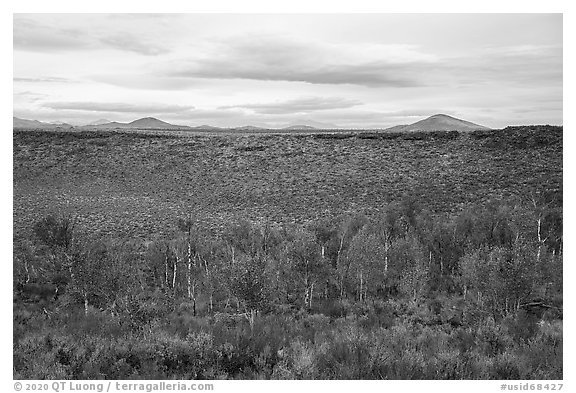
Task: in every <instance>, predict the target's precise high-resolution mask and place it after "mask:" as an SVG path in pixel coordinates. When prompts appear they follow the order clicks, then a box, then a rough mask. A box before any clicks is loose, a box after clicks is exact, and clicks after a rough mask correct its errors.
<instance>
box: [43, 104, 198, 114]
mask: <svg viewBox="0 0 576 393" xmlns="http://www.w3.org/2000/svg"><path fill="white" fill-rule="evenodd" d="M43 106H44V107H45V108H49V109H56V110H72V111H87V112H111V113H183V112H188V111H191V110H193V109H194V107H193V106H182V105H164V104H125V103H108V102H106V103H103V102H48V103H45V104H44V105H43Z"/></svg>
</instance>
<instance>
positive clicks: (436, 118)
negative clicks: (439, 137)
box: [387, 114, 490, 132]
mask: <svg viewBox="0 0 576 393" xmlns="http://www.w3.org/2000/svg"><path fill="white" fill-rule="evenodd" d="M489 129H490V128H488V127H485V126H481V125H479V124H475V123H472V122H469V121H466V120H461V119H457V118H455V117H452V116H448V115H444V114H437V115H433V116H430V117H428V118H426V119H424V120H420V121H417V122H416V123H413V124H408V125H405V126H395V127H391V128H388V129H387V131H394V132H419V131H420V132H421V131H460V132H466V131H476V130H489Z"/></svg>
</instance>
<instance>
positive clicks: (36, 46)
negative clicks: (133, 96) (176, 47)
mask: <svg viewBox="0 0 576 393" xmlns="http://www.w3.org/2000/svg"><path fill="white" fill-rule="evenodd" d="M13 42H14V49H17V50H18V49H19V50H27V51H34V52H59V51H78V50H99V49H106V48H112V49H116V50H121V51H127V52H134V53H138V54H141V55H146V56H155V55H159V54H163V53H167V52H168V49H167V48H165V47H163V46H160V45H158V44H155V43H152V42H149V41H147V40H144V39H142V38H139V37H137V36H135V35H133V34H132V33H131V32H129V31H118V32H115V33H113V34H110V33H109V32H108V29H104V30H102V31H100V30H99V29H97V28H93V29H89V28H83V29H75V28H66V29H64V28H60V27H55V26H50V25H46V24H42V23H39V22H37V21H35V20H32V19H27V18H23V17H20V16H16V17H15V18H14V41H13Z"/></svg>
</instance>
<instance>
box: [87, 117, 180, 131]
mask: <svg viewBox="0 0 576 393" xmlns="http://www.w3.org/2000/svg"><path fill="white" fill-rule="evenodd" d="M85 127H89V128H92V129H93V128H97V129H110V128H135V129H138V128H139V129H153V130H188V129H190V127H188V126H179V125H174V124H170V123H167V122H165V121H162V120H159V119H156V118H155V117H143V118H142V119H138V120H134V121H132V122H130V123H120V122H117V121H112V122H110V123H104V124H94V125H88V126H85Z"/></svg>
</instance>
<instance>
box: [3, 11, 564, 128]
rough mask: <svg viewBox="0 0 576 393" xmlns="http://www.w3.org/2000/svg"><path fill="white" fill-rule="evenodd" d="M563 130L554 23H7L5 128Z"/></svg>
mask: <svg viewBox="0 0 576 393" xmlns="http://www.w3.org/2000/svg"><path fill="white" fill-rule="evenodd" d="M435 113H446V114H449V115H452V116H455V117H459V118H462V119H465V120H469V121H472V122H475V123H479V124H482V125H486V126H489V127H494V128H497V127H504V126H506V125H512V124H562V123H563V121H562V15H561V14H368V15H366V14H364V15H362V14H352V15H342V14H341V15H312V14H309V15H286V14H284V15H281V14H280V15H246V14H243V15H226V14H211V15H198V14H196V15H186V14H173V15H169V14H162V15H153V14H114V15H104V14H82V15H78V14H43V15H33V14H17V15H15V17H14V116H17V117H21V118H26V119H37V120H42V121H50V122H53V121H65V122H70V123H73V124H86V123H90V122H92V121H95V120H98V119H108V120H112V121H132V120H135V119H137V118H141V117H144V116H154V117H158V118H160V119H162V120H165V121H169V122H171V123H175V124H185V125H201V124H211V125H217V126H240V125H248V124H251V125H259V126H271V127H280V126H286V125H290V124H303V123H308V124H313V125H314V124H316V123H314V122H318V123H324V124H327V125H338V126H342V127H377V128H384V127H389V126H393V125H397V124H408V123H413V122H415V121H417V120H420V119H422V118H424V117H427V116H430V115H433V114H435Z"/></svg>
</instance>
